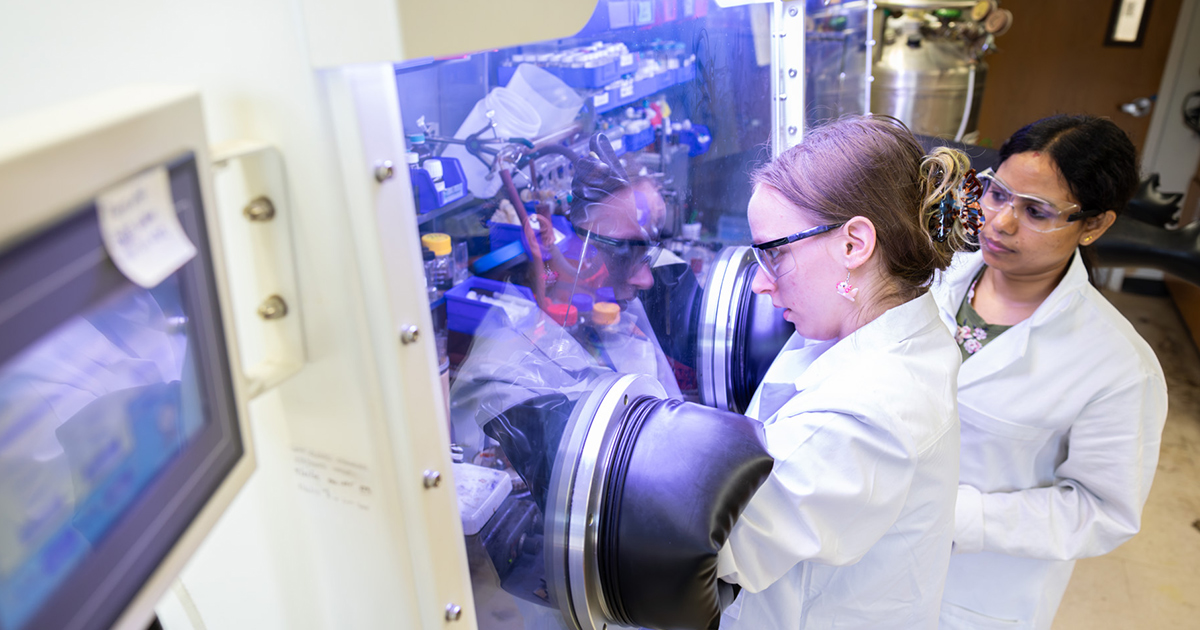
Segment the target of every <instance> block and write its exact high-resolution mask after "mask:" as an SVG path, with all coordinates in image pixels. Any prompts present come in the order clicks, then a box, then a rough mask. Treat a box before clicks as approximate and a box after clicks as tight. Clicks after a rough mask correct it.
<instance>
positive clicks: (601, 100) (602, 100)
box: [592, 92, 608, 107]
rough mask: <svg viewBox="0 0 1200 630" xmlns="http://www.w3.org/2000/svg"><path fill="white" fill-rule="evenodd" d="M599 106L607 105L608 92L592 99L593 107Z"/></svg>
mask: <svg viewBox="0 0 1200 630" xmlns="http://www.w3.org/2000/svg"><path fill="white" fill-rule="evenodd" d="M601 105H608V92H603V93H600V94H597V95H595V96H593V97H592V106H593V107H600V106H601Z"/></svg>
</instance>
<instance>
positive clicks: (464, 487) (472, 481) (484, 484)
mask: <svg viewBox="0 0 1200 630" xmlns="http://www.w3.org/2000/svg"><path fill="white" fill-rule="evenodd" d="M453 466H454V486H455V490H456V494H457V495H458V512H459V514H460V515H461V516H462V526H463V534H466V535H467V536H474V535H475V534H478V533H479V530H481V529H483V526H484V525H486V524H487V522H488V520H490V519H491V518H492V515H493V514H495V513H496V510H497V508H499V507H500V504H501V503H503V502H504V499H505V497H507V496H508V495H509V493H510V492H512V477H509V476H508V473H506V472H504V471H503V470H496V469H494V468H484V467H483V466H476V465H474V464H453Z"/></svg>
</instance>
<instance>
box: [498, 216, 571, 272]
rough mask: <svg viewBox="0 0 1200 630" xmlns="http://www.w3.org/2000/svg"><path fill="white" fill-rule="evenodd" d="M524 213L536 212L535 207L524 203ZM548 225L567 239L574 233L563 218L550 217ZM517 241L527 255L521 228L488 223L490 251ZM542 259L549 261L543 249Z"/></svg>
mask: <svg viewBox="0 0 1200 630" xmlns="http://www.w3.org/2000/svg"><path fill="white" fill-rule="evenodd" d="M525 212H527V213H529V214H533V213H535V212H537V205H536V204H535V203H534V202H532V201H531V202H528V203H526V204H525ZM550 225H553V226H554V227H555V229H557V230H558V231H559V232H562V233H563V234H565V235H567V237H568V238H570V236H571V235H572V234H574V231H573V230H572V229H571V222H570V221H568V220H567V218H566V217H564V216H559V215H555V216H554V217H551V219H550ZM518 241H519V242H520V243H521V249H523V250H524V251H525V253H526V254H528V253H529V247H528V246H527V245H526V244H525V238H524V234H523V233H522V231H521V226H519V225H513V224H511V223H491V222H489V223H488V242H489V244H490V245H491V246H492V251H496V250H498V249H500V248H501V247H504V246H505V245H508V244H509V243H515V242H518ZM542 259H543V260H549V259H550V252H549V251H547V250H545V249H543V250H542Z"/></svg>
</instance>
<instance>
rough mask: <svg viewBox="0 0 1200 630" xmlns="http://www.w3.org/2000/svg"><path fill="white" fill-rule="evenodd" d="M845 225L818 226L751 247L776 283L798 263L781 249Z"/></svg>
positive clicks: (764, 270)
mask: <svg viewBox="0 0 1200 630" xmlns="http://www.w3.org/2000/svg"><path fill="white" fill-rule="evenodd" d="M843 225H845V223H844V222H843V223H831V224H829V225H818V226H817V227H815V228H809V229H807V230H804V231H803V232H796V233H795V234H792V235H791V236H785V237H783V238H777V239H775V240H773V241H767V242H766V243H754V244H753V245H751V246H750V247H751V251H753V252H754V259H755V260H757V261H758V266H759V267H760V268H762V270H763V273H765V274H767V277H768V278H770V279H771V282H775V281H776V280H778V279H779V278H781V277H783V276H784V275H786V274H788V273H790V272H791V271H792V269H794V268H795V266H796V261H795V259H793V258H792V257H791V256H784V255H783V254H784V252H783V250H782V249H780V248H781V247H783V246H784V245H789V244H791V243H795V242H796V241H802V240H804V239H806V238H809V237H812V236H817V235H819V234H824V233H826V232H828V231H830V230H836V229H838V228H840V227H842V226H843Z"/></svg>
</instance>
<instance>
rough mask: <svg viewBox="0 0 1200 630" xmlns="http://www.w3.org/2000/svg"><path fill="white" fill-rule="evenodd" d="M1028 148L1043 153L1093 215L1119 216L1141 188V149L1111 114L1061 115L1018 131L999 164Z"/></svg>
mask: <svg viewBox="0 0 1200 630" xmlns="http://www.w3.org/2000/svg"><path fill="white" fill-rule="evenodd" d="M1029 151H1044V152H1046V153H1047V154H1048V155H1049V156H1050V159H1051V160H1052V161H1053V162H1054V165H1055V166H1056V167H1057V168H1058V172H1059V173H1060V174H1061V175H1062V178H1063V180H1064V181H1065V182H1066V183H1067V188H1068V189H1069V190H1070V191H1071V194H1072V195H1074V197H1075V199H1076V200H1078V201H1079V207H1080V210H1081V211H1083V212H1085V213H1088V214H1090V215H1097V214H1101V213H1103V212H1104V211H1105V210H1112V211H1113V212H1116V213H1117V214H1120V213H1121V211H1122V210H1124V209H1125V205H1126V204H1128V203H1129V200H1130V199H1131V198H1133V195H1134V193H1135V192H1137V187H1138V160H1137V149H1136V148H1135V147H1134V146H1133V142H1131V141H1130V140H1129V136H1127V135H1126V134H1125V132H1124V131H1123V130H1122V129H1121V128H1120V127H1118V126H1117V125H1116V123H1114V122H1113V121H1111V120H1109V119H1107V118H1098V117H1096V116H1087V115H1076V116H1068V115H1065V114H1059V115H1056V116H1050V117H1048V118H1043V119H1041V120H1038V121H1036V122H1032V123H1030V124H1028V125H1025V126H1024V127H1021V128H1020V129H1019V130H1017V132H1016V133H1014V134H1013V135H1012V137H1010V138H1009V139H1008V140H1007V141H1005V142H1004V144H1003V145H1001V147H1000V163H1001V164H1003V163H1004V162H1005V160H1007V159H1008V158H1010V157H1012V156H1014V155H1016V154H1018V153H1027V152H1029Z"/></svg>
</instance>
